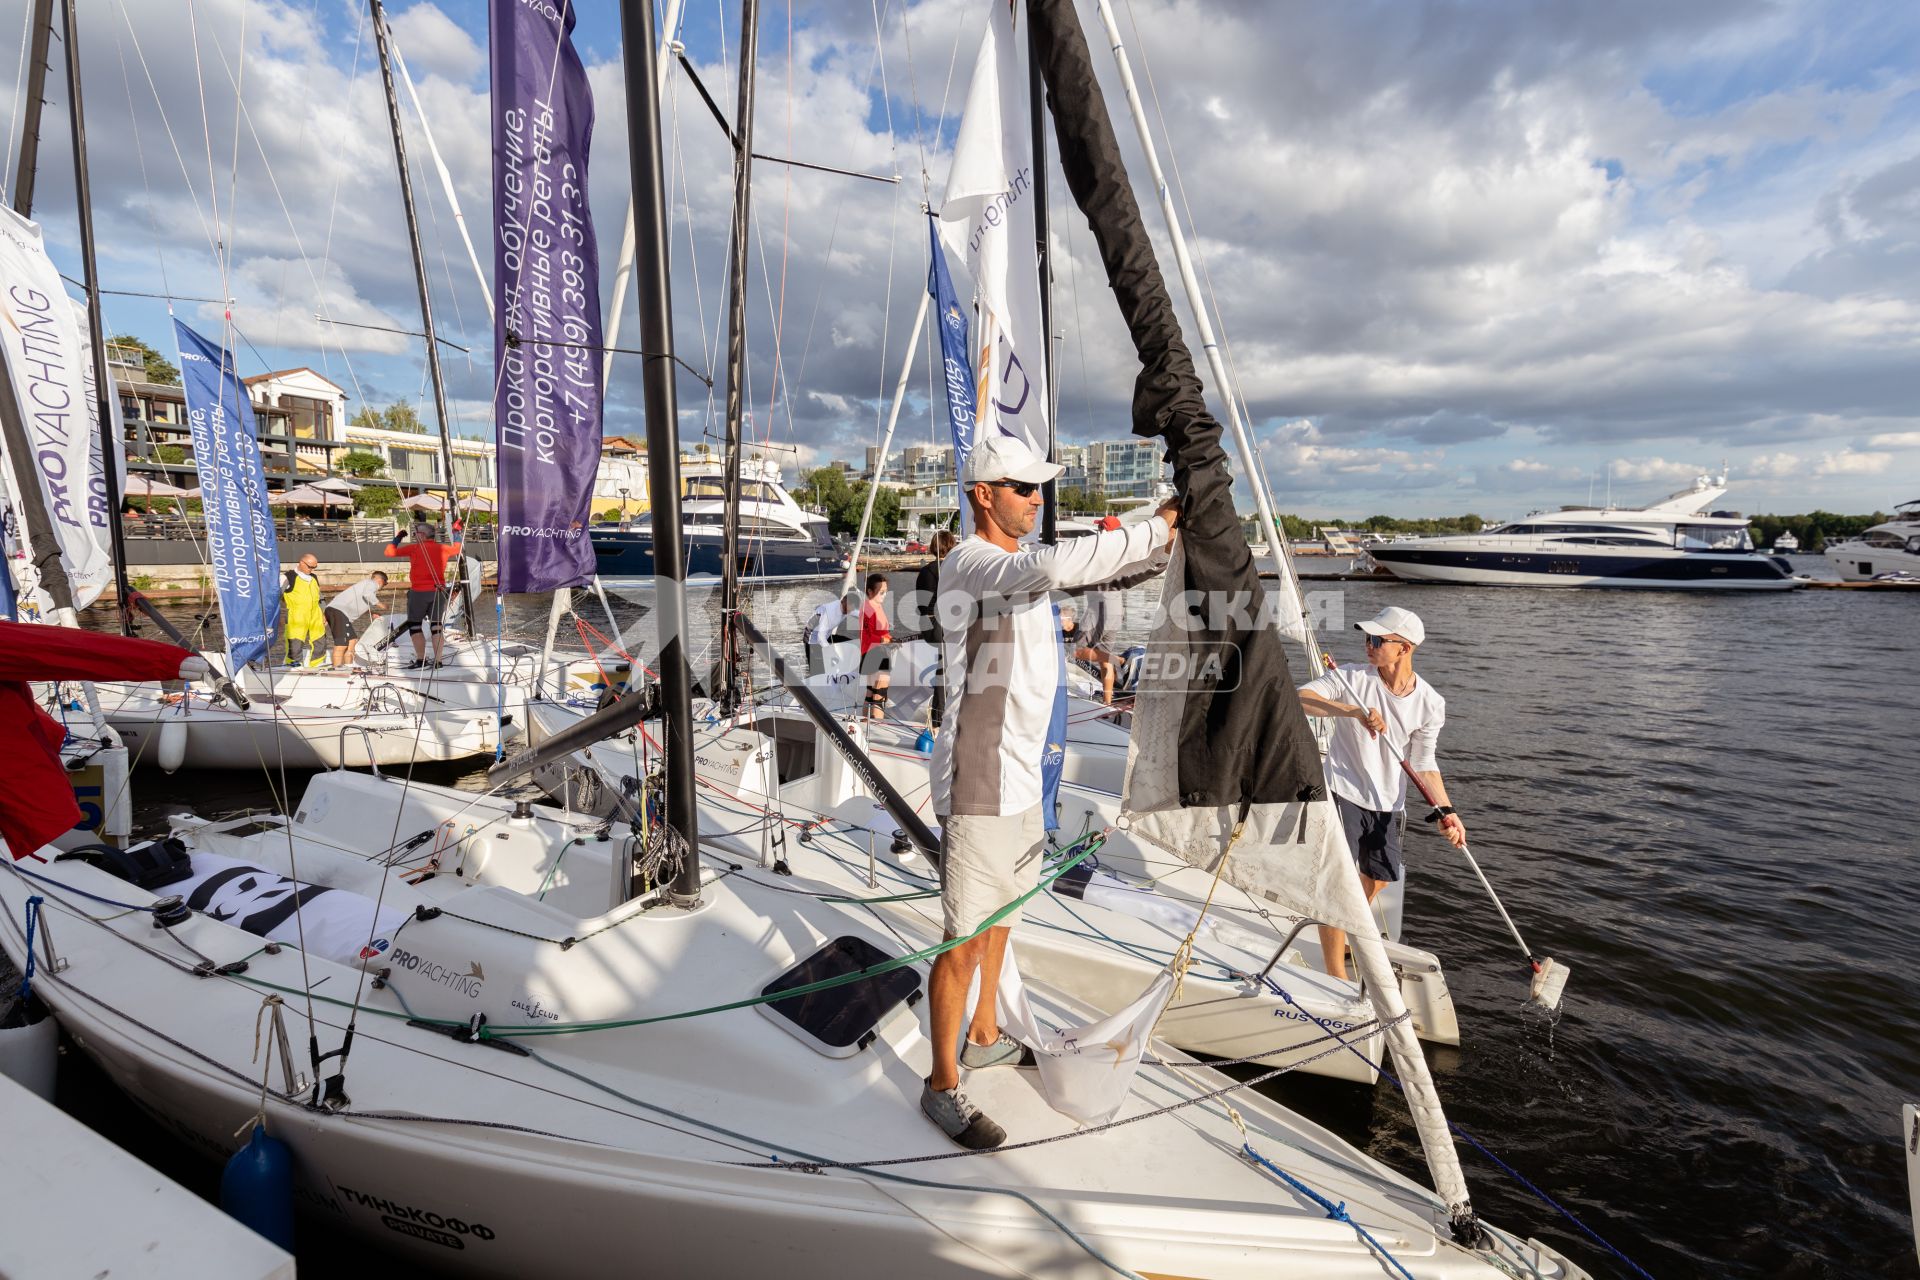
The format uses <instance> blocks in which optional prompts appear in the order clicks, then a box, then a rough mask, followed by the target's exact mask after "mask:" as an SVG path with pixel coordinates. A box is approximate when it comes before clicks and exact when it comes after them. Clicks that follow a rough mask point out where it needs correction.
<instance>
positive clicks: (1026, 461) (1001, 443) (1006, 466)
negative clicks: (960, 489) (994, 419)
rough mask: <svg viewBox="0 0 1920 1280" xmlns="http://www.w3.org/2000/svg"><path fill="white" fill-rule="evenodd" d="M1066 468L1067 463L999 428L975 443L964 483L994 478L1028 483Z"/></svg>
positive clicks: (964, 476)
mask: <svg viewBox="0 0 1920 1280" xmlns="http://www.w3.org/2000/svg"><path fill="white" fill-rule="evenodd" d="M1065 470H1066V468H1065V467H1063V466H1060V465H1058V464H1056V463H1052V462H1048V461H1047V460H1046V459H1045V458H1043V457H1041V456H1040V455H1039V454H1037V453H1035V452H1034V451H1033V449H1032V447H1031V446H1029V445H1028V444H1027V442H1026V441H1025V440H1019V439H1015V438H1014V437H1013V436H1003V435H1001V434H999V433H998V432H995V433H994V434H992V435H990V436H987V437H986V438H985V439H983V440H981V441H980V442H979V443H977V444H975V445H974V446H973V452H972V453H970V454H968V455H967V467H966V474H965V475H963V476H961V477H960V483H962V484H968V485H973V484H983V483H986V482H988V481H993V480H1024V481H1025V482H1026V483H1028V484H1045V483H1046V482H1047V481H1049V480H1053V479H1056V478H1058V477H1059V475H1060V473H1061V472H1063V471H1065Z"/></svg>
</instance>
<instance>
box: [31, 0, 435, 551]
mask: <svg viewBox="0 0 1920 1280" xmlns="http://www.w3.org/2000/svg"><path fill="white" fill-rule="evenodd" d="M67 3H68V4H69V5H71V4H72V3H73V0H67ZM367 8H368V9H369V10H370V11H371V12H372V14H373V43H374V47H375V48H376V49H378V50H379V51H380V82H381V84H383V85H384V86H385V87H386V91H387V122H388V123H389V124H390V125H392V127H393V161H394V164H395V165H397V166H398V167H399V169H400V203H401V205H402V207H404V208H405V210H406V214H407V246H408V247H409V248H410V249H412V250H413V279H414V283H415V284H416V285H418V286H419V288H420V324H421V328H422V331H423V332H424V333H425V334H426V337H427V375H428V377H429V378H431V379H432V381H433V412H434V416H435V418H436V419H437V420H438V422H439V425H440V469H441V478H442V479H443V480H445V481H446V486H447V488H446V496H445V499H444V503H445V505H444V506H443V507H442V508H441V510H442V511H443V512H444V513H445V514H446V517H447V523H448V524H449V525H451V524H452V523H453V520H454V518H455V511H454V508H455V506H456V503H455V501H454V494H455V492H456V490H455V489H454V476H453V439H452V437H451V436H450V435H449V434H448V431H447V384H446V379H445V377H444V376H443V375H442V373H441V370H440V340H439V339H438V338H436V337H435V336H434V333H433V297H432V295H431V294H430V293H429V292H428V291H427V257H426V254H425V253H423V252H422V251H421V249H420V218H419V215H418V214H416V213H415V212H414V207H413V173H412V170H410V169H409V168H408V167H407V140H406V138H405V137H404V136H403V135H402V134H401V132H400V98H399V95H398V94H396V93H395V92H394V89H393V57H392V54H391V53H390V52H389V51H388V49H387V13H386V9H385V7H384V6H383V5H382V4H381V3H380V0H367Z"/></svg>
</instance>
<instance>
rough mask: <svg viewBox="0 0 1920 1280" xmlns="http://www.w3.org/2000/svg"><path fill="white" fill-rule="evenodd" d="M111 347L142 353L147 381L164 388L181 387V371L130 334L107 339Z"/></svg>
mask: <svg viewBox="0 0 1920 1280" xmlns="http://www.w3.org/2000/svg"><path fill="white" fill-rule="evenodd" d="M107 345H108V346H110V347H127V348H129V349H130V350H133V351H138V352H139V353H140V362H141V363H142V364H144V365H146V367H147V381H148V382H156V383H159V384H160V385H161V386H163V387H177V386H179V385H180V370H178V369H176V368H174V367H173V365H172V364H171V363H169V362H168V360H167V358H166V357H165V356H163V355H161V354H160V353H159V352H158V351H155V350H154V349H153V348H152V347H150V346H148V345H147V344H146V343H144V342H142V341H140V339H138V338H136V337H134V336H133V335H132V334H130V333H122V334H119V335H117V336H115V337H111V338H108V339H107Z"/></svg>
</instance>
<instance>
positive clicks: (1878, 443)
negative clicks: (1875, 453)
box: [1867, 431, 1920, 449]
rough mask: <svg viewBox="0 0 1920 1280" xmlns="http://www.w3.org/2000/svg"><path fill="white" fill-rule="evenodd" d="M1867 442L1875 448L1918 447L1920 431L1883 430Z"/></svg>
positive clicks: (1919, 446) (1919, 445) (1919, 444)
mask: <svg viewBox="0 0 1920 1280" xmlns="http://www.w3.org/2000/svg"><path fill="white" fill-rule="evenodd" d="M1867 443H1868V444H1870V445H1872V446H1873V447H1874V448H1876V449H1920V431H1888V432H1883V433H1882V434H1880V435H1877V436H1873V437H1871V438H1870V439H1869V440H1868V441H1867Z"/></svg>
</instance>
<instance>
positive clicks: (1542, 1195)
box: [1262, 978, 1653, 1280]
mask: <svg viewBox="0 0 1920 1280" xmlns="http://www.w3.org/2000/svg"><path fill="white" fill-rule="evenodd" d="M1262 981H1264V982H1265V983H1266V984H1267V986H1268V987H1270V988H1272V989H1273V991H1274V992H1275V994H1277V995H1278V996H1279V997H1280V998H1281V999H1282V1000H1285V1001H1286V1002H1287V1003H1288V1004H1290V1005H1292V1006H1293V1007H1294V1008H1296V1009H1298V1010H1300V1012H1301V1013H1303V1014H1305V1015H1306V1016H1307V1017H1309V1018H1312V1019H1313V1021H1314V1022H1315V1023H1316V1024H1317V1025H1318V1026H1319V1027H1320V1029H1321V1030H1322V1031H1325V1032H1326V1033H1327V1034H1328V1035H1330V1036H1332V1037H1333V1038H1334V1039H1336V1040H1338V1041H1340V1043H1341V1044H1342V1045H1343V1046H1345V1048H1346V1049H1347V1051H1348V1052H1349V1053H1352V1054H1353V1055H1355V1056H1356V1057H1358V1058H1360V1059H1361V1060H1362V1061H1363V1062H1366V1063H1367V1064H1368V1065H1369V1066H1372V1065H1373V1060H1372V1059H1370V1058H1368V1057H1367V1056H1366V1055H1365V1054H1363V1053H1361V1052H1360V1051H1359V1050H1358V1049H1356V1048H1354V1047H1353V1046H1352V1045H1350V1044H1348V1043H1347V1041H1346V1039H1345V1038H1344V1037H1342V1036H1341V1035H1340V1033H1339V1032H1337V1031H1335V1030H1334V1029H1333V1028H1332V1027H1330V1026H1328V1025H1327V1024H1326V1023H1325V1022H1323V1021H1321V1020H1320V1019H1319V1018H1317V1017H1314V1013H1313V1011H1312V1010H1311V1009H1308V1008H1306V1007H1305V1006H1304V1005H1302V1004H1301V1003H1300V1002H1299V1001H1297V1000H1295V999H1294V998H1293V997H1292V996H1290V995H1288V994H1287V991H1286V988H1284V987H1282V986H1281V985H1280V984H1279V983H1277V982H1275V981H1274V980H1273V979H1272V978H1264V979H1262ZM1374 1070H1376V1071H1378V1072H1379V1073H1380V1075H1381V1076H1382V1077H1383V1078H1384V1079H1385V1080H1386V1081H1387V1083H1388V1084H1390V1085H1392V1086H1393V1087H1394V1088H1396V1089H1398V1090H1399V1091H1400V1092H1401V1094H1402V1095H1404V1094H1405V1093H1406V1091H1407V1088H1406V1086H1405V1085H1403V1084H1401V1083H1400V1081H1399V1080H1398V1079H1397V1078H1395V1076H1394V1074H1393V1073H1392V1072H1391V1071H1388V1070H1387V1069H1386V1068H1385V1067H1384V1066H1378V1067H1374ZM1447 1128H1449V1129H1451V1130H1453V1132H1454V1134H1455V1135H1456V1136H1458V1137H1459V1138H1461V1139H1463V1140H1464V1141H1465V1142H1466V1143H1467V1144H1468V1145H1469V1146H1471V1147H1472V1148H1473V1149H1474V1150H1475V1151H1478V1152H1479V1153H1480V1154H1481V1155H1483V1156H1485V1157H1486V1158H1487V1159H1489V1160H1491V1161H1493V1163H1494V1164H1496V1165H1498V1166H1499V1167H1500V1169H1501V1171H1502V1172H1504V1173H1505V1174H1506V1175H1507V1176H1508V1177H1510V1178H1512V1179H1513V1180H1514V1181H1515V1182H1517V1183H1519V1184H1520V1185H1521V1186H1523V1187H1525V1188H1526V1189H1527V1190H1528V1191H1530V1192H1532V1193H1533V1195H1534V1197H1535V1198H1536V1199H1538V1200H1539V1201H1540V1203H1542V1204H1544V1205H1546V1206H1547V1207H1548V1208H1549V1209H1552V1210H1553V1211H1554V1212H1555V1213H1557V1214H1559V1215H1560V1216H1561V1217H1563V1218H1565V1219H1566V1220H1567V1221H1568V1222H1571V1223H1572V1224H1573V1225H1574V1226H1576V1227H1578V1228H1579V1229H1580V1230H1581V1232H1582V1233H1583V1234H1584V1235H1585V1236H1586V1237H1587V1238H1588V1239H1589V1240H1592V1241H1593V1242H1594V1243H1595V1244H1597V1245H1599V1246H1600V1247H1601V1248H1602V1249H1605V1250H1606V1251H1607V1252H1608V1253H1610V1254H1612V1255H1613V1256H1614V1257H1615V1258H1617V1259H1619V1260H1620V1261H1621V1262H1622V1263H1623V1264H1625V1266H1626V1267H1627V1268H1628V1269H1629V1270H1631V1271H1632V1272H1633V1273H1634V1274H1635V1275H1637V1276H1641V1277H1643V1278H1644V1280H1653V1274H1652V1273H1651V1272H1650V1271H1648V1270H1647V1269H1646V1268H1645V1267H1643V1266H1641V1265H1640V1264H1639V1263H1637V1262H1635V1261H1634V1260H1633V1259H1632V1258H1629V1257H1628V1256H1627V1255H1626V1254H1624V1253H1622V1252H1621V1251H1620V1249H1619V1248H1618V1247H1617V1246H1616V1245H1615V1244H1614V1243H1613V1242H1612V1241H1611V1240H1608V1239H1607V1238H1606V1237H1605V1236H1603V1235H1601V1234H1600V1233H1599V1232H1598V1231H1595V1230H1594V1229H1593V1228H1592V1227H1590V1226H1588V1225H1587V1224H1586V1223H1584V1222H1582V1221H1581V1220H1580V1219H1579V1217H1578V1216H1576V1215H1575V1214H1574V1212H1573V1210H1571V1209H1569V1208H1567V1207H1566V1206H1565V1205H1563V1204H1561V1203H1560V1202H1559V1201H1558V1200H1555V1199H1554V1198H1553V1197H1552V1196H1551V1195H1548V1194H1547V1193H1546V1192H1545V1191H1544V1190H1542V1189H1541V1188H1540V1187H1538V1186H1536V1185H1534V1183H1533V1182H1532V1181H1531V1180H1529V1179H1528V1178H1527V1176H1526V1175H1525V1174H1523V1173H1521V1172H1520V1171H1519V1170H1518V1169H1516V1168H1514V1167H1513V1166H1512V1165H1510V1164H1508V1163H1507V1162H1506V1161H1505V1160H1502V1159H1501V1158H1500V1157H1499V1156H1497V1155H1495V1154H1494V1153H1493V1151H1492V1150H1491V1149H1489V1148H1488V1146H1487V1144H1486V1143H1484V1142H1482V1141H1480V1139H1478V1138H1476V1137H1474V1136H1473V1135H1472V1134H1470V1133H1468V1132H1467V1131H1466V1130H1465V1129H1462V1128H1461V1127H1460V1126H1459V1125H1457V1124H1455V1123H1454V1122H1453V1120H1452V1119H1451V1118H1449V1119H1448V1120H1447Z"/></svg>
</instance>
